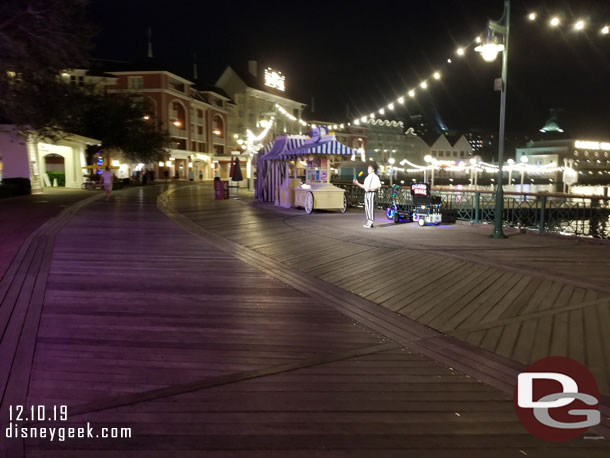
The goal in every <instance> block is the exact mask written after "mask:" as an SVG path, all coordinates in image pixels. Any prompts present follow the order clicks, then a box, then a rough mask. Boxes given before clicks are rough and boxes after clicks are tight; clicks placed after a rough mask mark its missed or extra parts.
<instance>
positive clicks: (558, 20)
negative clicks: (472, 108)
mask: <svg viewBox="0 0 610 458" xmlns="http://www.w3.org/2000/svg"><path fill="white" fill-rule="evenodd" d="M526 19H527V21H528V22H535V21H545V22H547V23H548V25H549V26H550V27H552V28H557V29H560V28H562V27H569V28H571V29H572V30H573V31H576V32H580V31H584V30H587V29H589V28H594V29H595V30H597V31H598V33H599V35H601V36H610V21H609V22H608V23H594V22H592V21H588V20H586V19H584V18H576V19H572V20H569V19H567V16H566V15H565V14H563V15H559V14H556V15H548V16H543V15H541V14H539V13H538V12H536V11H530V12H529V13H528V14H527V16H526ZM473 45H476V46H475V47H474V51H476V52H480V53H481V55H482V56H483V58H484V59H486V60H493V59H495V57H496V55H497V53H498V52H500V51H502V50H503V46H502V45H498V44H496V43H494V42H489V41H486V40H483V38H481V36H477V37H476V38H475V39H474V40H473V41H471V42H470V43H467V44H465V45H463V46H459V47H458V48H457V49H456V50H455V56H457V57H458V58H461V57H464V56H466V53H467V51H468V50H469V49H471V48H472V47H473ZM455 56H449V57H448V58H447V60H446V62H445V63H444V64H443V65H442V66H440V67H439V69H438V70H436V71H434V72H433V73H432V75H431V76H430V77H429V78H427V79H424V80H422V81H421V82H420V83H419V84H418V85H416V86H413V87H411V88H410V89H408V90H407V91H405V92H404V93H403V94H402V95H400V96H399V97H398V98H397V99H395V101H393V102H391V103H389V104H387V105H385V106H383V107H380V108H378V109H377V110H375V111H373V112H371V113H370V114H369V115H368V116H361V117H360V118H357V119H354V120H353V123H354V124H355V125H359V124H360V123H366V122H367V120H372V119H375V117H376V116H377V115H381V116H383V115H385V114H386V112H388V111H393V110H394V109H395V108H396V107H397V106H401V105H404V104H405V103H407V101H408V100H409V99H412V98H415V97H416V95H417V94H418V93H419V92H421V91H423V90H426V89H428V88H429V86H430V84H431V83H434V82H435V81H439V80H440V79H441V78H442V75H443V74H445V71H444V70H445V68H446V67H447V66H448V65H451V64H452V63H453V58H455Z"/></svg>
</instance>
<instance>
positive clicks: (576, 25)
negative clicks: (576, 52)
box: [574, 19, 585, 30]
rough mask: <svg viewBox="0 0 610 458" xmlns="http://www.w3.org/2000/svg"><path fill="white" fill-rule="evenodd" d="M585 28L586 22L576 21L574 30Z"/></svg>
mask: <svg viewBox="0 0 610 458" xmlns="http://www.w3.org/2000/svg"><path fill="white" fill-rule="evenodd" d="M584 28H585V21H583V20H582V19H579V20H578V21H576V24H574V30H583V29H584Z"/></svg>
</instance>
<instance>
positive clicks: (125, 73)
mask: <svg viewBox="0 0 610 458" xmlns="http://www.w3.org/2000/svg"><path fill="white" fill-rule="evenodd" d="M107 73H109V74H110V75H127V74H129V73H141V74H143V75H151V74H154V73H164V74H166V75H171V76H174V77H176V78H177V79H179V80H180V81H182V82H183V83H187V84H191V85H192V84H195V83H194V82H193V81H190V80H187V79H186V78H183V77H182V76H180V75H178V74H176V73H172V72H170V71H167V70H145V71H142V70H131V71H120V72H107Z"/></svg>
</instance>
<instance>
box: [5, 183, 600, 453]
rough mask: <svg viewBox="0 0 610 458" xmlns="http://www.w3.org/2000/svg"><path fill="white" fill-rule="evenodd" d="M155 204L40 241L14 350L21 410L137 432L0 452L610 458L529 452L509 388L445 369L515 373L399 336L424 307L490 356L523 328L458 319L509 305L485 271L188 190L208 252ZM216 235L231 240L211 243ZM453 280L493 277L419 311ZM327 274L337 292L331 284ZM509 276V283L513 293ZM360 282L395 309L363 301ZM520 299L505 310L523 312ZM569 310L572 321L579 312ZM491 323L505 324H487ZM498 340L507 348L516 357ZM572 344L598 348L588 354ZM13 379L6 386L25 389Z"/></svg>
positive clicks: (530, 443) (128, 200) (23, 444)
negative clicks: (26, 339) (49, 410)
mask: <svg viewBox="0 0 610 458" xmlns="http://www.w3.org/2000/svg"><path fill="white" fill-rule="evenodd" d="M162 190H163V189H162V188H161V187H156V186H155V187H148V188H137V189H131V190H126V191H123V192H119V193H114V194H113V200H112V201H111V202H108V203H106V202H101V201H99V202H93V203H90V204H89V205H87V206H86V207H84V208H82V209H81V210H80V211H79V212H78V213H77V214H76V215H75V216H73V217H72V218H71V220H70V221H69V222H68V221H67V220H66V221H63V222H61V224H59V223H58V224H57V225H56V229H57V231H56V233H53V237H54V239H53V240H52V242H53V243H51V244H50V245H48V246H49V247H53V251H52V252H51V250H50V249H47V251H45V252H44V253H43V254H40V253H39V254H38V256H39V257H40V261H41V262H42V263H43V265H44V262H45V260H46V262H47V263H48V264H47V267H48V272H43V275H42V276H40V277H39V276H38V275H39V274H38V272H39V271H38V270H36V271H35V272H34V273H32V274H31V275H33V277H31V280H30V282H33V283H32V285H35V284H36V281H38V284H41V283H40V282H41V281H42V279H44V288H43V289H42V291H38V293H36V294H38V296H39V297H41V301H40V310H39V319H38V318H36V316H35V315H36V314H35V311H36V302H35V301H33V302H32V301H29V300H28V299H27V298H25V297H24V298H23V301H24V304H27V307H31V310H32V316H33V317H34V318H36V319H33V320H31V321H30V322H31V323H32V324H36V326H35V327H34V328H33V327H32V324H30V325H27V324H26V325H24V326H23V329H24V330H27V335H28V336H30V338H31V339H33V340H31V342H32V343H31V344H29V345H30V346H29V347H28V346H27V345H26V346H25V347H22V346H21V343H20V342H19V343H17V351H16V354H19V353H20V352H22V353H23V352H25V353H24V355H23V356H20V357H19V358H17V361H26V360H27V358H26V357H25V354H27V351H31V352H33V357H32V358H31V359H30V362H29V363H28V364H22V365H21V366H20V367H21V368H22V369H20V371H19V373H20V374H25V379H24V380H21V382H22V386H21V391H23V393H24V394H23V395H24V399H23V401H22V403H24V404H26V405H33V404H34V405H35V404H45V405H48V406H50V405H57V404H67V405H68V406H69V412H70V413H71V415H70V417H69V420H68V421H67V422H65V423H62V424H54V423H52V422H48V423H47V422H45V424H44V426H82V425H84V424H86V423H87V422H90V423H91V424H92V425H93V426H94V427H96V428H99V427H102V426H108V427H123V426H125V427H130V428H132V429H133V437H132V438H130V439H116V440H110V439H109V440H102V439H99V438H94V439H90V440H89V439H79V440H67V441H65V442H54V443H50V442H49V441H48V440H43V439H27V440H25V441H16V442H15V441H13V442H11V444H10V448H6V445H5V444H2V445H1V447H4V448H2V449H0V452H4V455H5V456H7V457H8V456H10V458H18V457H19V456H27V457H62V458H69V457H82V456H88V457H112V456H117V457H151V456H154V457H159V458H161V457H199V456H205V457H347V456H349V457H370V456H375V457H395V456H396V457H398V456H400V457H409V456H413V457H448V456H451V457H455V456H468V457H510V456H515V457H519V456H524V455H527V456H541V457H545V456H558V457H564V456H565V457H581V456H591V457H598V456H599V457H602V456H608V452H609V450H610V449H609V448H608V447H609V446H610V445H609V444H608V441H602V440H585V439H578V440H575V441H572V442H571V443H569V444H549V443H544V442H542V441H539V440H537V439H535V438H533V437H532V436H531V435H529V434H528V433H527V432H526V431H525V430H523V428H522V427H521V426H520V425H519V423H518V421H517V419H516V417H515V415H514V412H513V407H512V400H511V396H510V395H509V394H506V392H505V391H502V390H498V389H496V388H494V387H492V386H490V385H487V384H485V383H481V382H479V381H477V380H476V379H475V378H473V377H471V376H469V375H465V374H464V373H462V372H461V371H460V370H459V369H456V368H459V367H460V366H458V365H455V364H454V363H458V364H459V361H464V367H472V368H475V369H476V368H478V369H480V370H481V371H482V372H481V374H483V372H484V369H483V368H484V367H487V368H491V370H493V371H495V372H496V373H497V374H498V375H497V377H498V378H502V377H504V378H507V377H508V378H512V377H513V375H514V374H515V373H516V372H515V371H517V370H518V368H519V367H520V366H519V365H518V364H517V363H515V364H514V365H513V364H512V363H511V362H510V361H508V360H503V359H501V358H499V357H498V358H497V359H494V358H495V357H494V356H493V355H484V354H483V353H478V352H473V351H472V349H470V348H467V347H463V348H462V347H461V346H459V345H455V343H452V342H453V341H451V340H447V338H445V337H443V336H442V335H441V334H440V333H438V332H435V331H433V330H431V329H429V328H426V327H425V326H423V325H420V324H417V323H410V322H409V321H408V320H407V318H406V317H405V316H408V314H407V313H405V316H401V315H398V314H396V313H395V312H392V311H390V310H391V309H393V308H394V309H396V310H400V309H402V308H404V310H405V311H407V310H408V311H409V313H411V312H413V311H415V310H417V309H418V308H417V306H420V305H422V304H423V305H424V307H423V308H422V309H421V310H419V315H420V316H425V317H429V318H430V320H437V321H439V322H441V323H443V324H445V325H446V326H449V328H450V329H454V330H457V327H459V326H462V329H464V332H465V335H466V337H469V336H470V334H473V335H474V337H472V338H469V340H471V341H474V342H478V343H477V344H480V345H482V344H483V342H485V341H486V337H487V336H488V335H491V334H492V333H493V332H495V333H497V334H498V336H496V337H495V338H494V339H492V342H495V343H496V344H497V342H498V341H499V340H501V338H502V335H505V334H506V333H505V328H507V327H509V326H511V325H512V326H516V325H517V326H520V322H519V320H518V319H519V316H518V315H517V316H515V315H514V314H512V313H509V314H508V315H501V316H498V317H495V318H494V319H493V320H491V321H488V322H486V323H485V326H491V327H489V328H485V329H474V330H472V331H470V329H471V328H472V327H473V326H480V323H481V321H480V320H478V321H477V320H475V321H472V322H469V321H468V317H471V316H472V314H473V313H475V312H476V311H477V310H479V308H478V307H475V308H476V310H472V311H471V310H470V308H471V307H472V301H471V302H469V301H466V300H465V299H464V298H465V295H468V294H470V295H473V299H474V300H476V298H477V297H479V296H480V294H483V293H484V292H485V291H487V294H489V295H490V296H489V300H490V301H492V300H494V301H495V303H498V302H500V301H501V298H500V296H501V295H502V294H503V293H500V292H497V293H494V286H493V285H494V279H495V278H496V275H497V273H496V271H495V270H494V269H492V268H490V267H489V266H484V267H481V266H479V265H477V264H476V263H472V262H471V261H468V260H465V259H461V258H459V257H445V256H443V255H442V254H432V255H430V254H429V253H426V252H425V251H423V250H420V249H413V250H399V249H397V248H396V247H395V246H392V244H391V243H390V241H388V240H385V241H382V243H377V242H376V241H375V240H371V239H370V238H368V235H363V234H355V235H354V234H352V235H350V236H349V237H348V238H349V240H344V238H346V234H345V233H344V231H343V230H342V229H341V228H337V227H333V225H332V224H329V223H328V221H325V222H324V224H321V225H317V224H311V223H307V224H306V225H305V227H303V228H302V229H303V230H295V225H296V226H299V225H300V221H295V218H294V217H293V216H294V214H293V213H292V214H291V212H285V213H283V212H276V211H275V209H273V210H271V211H270V210H267V209H260V208H256V207H252V206H248V205H244V202H240V201H228V202H217V201H213V200H209V198H210V197H211V193H210V190H209V189H207V188H205V187H195V186H188V187H184V189H182V188H179V189H178V192H177V193H175V196H178V197H179V196H182V197H183V198H184V201H182V200H178V201H175V202H174V203H177V204H178V207H180V202H182V204H183V205H182V207H183V208H182V209H181V211H184V214H186V215H188V217H189V218H192V219H193V221H196V222H197V224H200V225H202V226H204V227H205V228H206V230H211V231H213V233H214V234H219V235H220V236H221V237H219V238H215V239H214V240H210V241H209V242H206V240H205V239H204V238H203V239H202V238H201V237H197V236H194V235H193V234H192V233H190V232H187V231H185V230H183V229H182V228H180V227H179V226H177V225H176V224H175V223H174V222H172V221H171V220H170V219H168V218H166V217H165V216H164V215H163V214H162V213H161V212H160V211H159V210H158V209H157V196H158V194H159V193H160V192H161V191H162ZM236 210H243V212H241V213H240V212H236ZM295 234H296V235H297V236H296V241H295ZM222 240H225V241H226V243H234V242H237V243H238V244H233V245H231V248H230V249H224V250H223V249H219V244H222ZM239 246H243V247H244V248H243V250H244V252H243V253H241V254H240V253H239ZM246 247H247V249H248V250H247V251H246ZM310 248H311V249H310ZM32 256H33V254H32ZM32 259H35V258H34V257H33V258H32ZM388 260H391V264H390V265H389V266H388V265H387V264H388ZM24 266H25V264H24ZM281 266H285V269H282V267H281ZM301 269H302V270H301ZM284 270H285V271H284ZM15 272H17V270H15ZM24 272H27V269H26V271H24ZM298 272H303V273H302V277H301V278H300V279H299V274H298ZM397 272H398V273H401V275H402V274H404V275H405V276H404V278H401V276H400V275H398V276H397ZM355 275H357V276H359V278H360V279H361V281H354V280H355V279H354V276H355ZM459 275H464V276H463V277H462V278H467V277H468V276H469V275H470V276H472V277H473V278H481V281H482V282H486V283H485V285H481V286H479V288H478V289H476V291H478V292H479V294H478V295H474V294H475V291H474V290H473V288H471V287H469V286H468V285H467V283H464V282H463V281H462V282H457V283H451V284H453V285H455V286H456V287H457V290H459V291H462V295H459V294H455V293H454V295H449V296H448V298H449V299H451V302H450V303H449V304H448V303H447V302H448V301H447V300H446V299H447V297H446V296H445V295H444V293H442V294H441V295H439V296H437V298H438V299H437V301H436V302H435V303H436V304H437V305H436V307H437V308H429V307H428V306H427V305H426V304H427V296H428V295H427V293H438V291H440V290H441V289H442V288H440V287H439V286H440V285H439V283H441V282H442V280H443V277H451V278H454V277H455V276H459ZM511 275H512V276H511V277H510V278H511V279H512V281H513V283H514V284H518V282H519V280H518V279H517V278H516V275H517V274H516V273H514V272H513V273H512V274H511ZM26 277H27V275H26V274H24V276H23V278H24V279H25V278H26ZM327 277H331V278H334V281H336V282H337V283H338V284H342V288H345V289H341V288H339V287H334V286H333V287H331V285H329V284H328V283H325V282H323V281H322V279H324V280H327ZM431 278H433V279H434V281H429V279H431ZM519 278H520V277H519ZM406 279H408V280H406ZM485 279H486V280H485ZM497 281H499V279H498V280H497ZM504 282H505V283H504V285H505V287H506V288H507V287H508V286H507V285H508V284H509V283H510V281H509V280H507V279H506V278H505V279H504ZM367 284H368V288H370V289H371V290H372V289H374V290H375V294H376V295H377V297H378V298H379V299H383V302H384V303H383V304H382V305H385V306H386V307H388V309H390V310H386V309H383V308H380V307H378V306H376V305H375V304H373V303H372V302H371V301H370V300H369V299H368V298H367V291H369V289H367V287H363V285H367ZM414 284H416V285H418V286H419V288H416V287H414V286H413V285H414ZM324 285H327V286H324ZM343 285H344V286H343ZM0 287H2V285H0ZM318 287H319V288H318ZM28 288H29V287H28ZM312 288H318V289H312ZM333 288H335V289H333ZM392 288H394V289H395V291H394V292H392V291H389V289H392ZM6 291H10V288H6ZM33 291H37V290H36V288H35V287H34V289H33ZM498 291H499V290H498ZM510 291H512V290H510ZM42 293H44V294H42ZM352 293H355V294H352ZM413 293H417V294H418V296H417V298H419V299H420V300H419V301H418V300H415V301H414V302H412V303H411V306H410V307H406V306H405V307H401V300H400V298H401V297H410V296H411V294H413ZM441 296H442V298H441ZM468 297H470V296H468ZM545 297H546V296H545V295H542V296H540V295H538V296H537V299H536V302H535V307H534V306H532V308H531V312H532V313H536V312H537V311H543V312H544V313H545V314H548V315H549V316H551V317H553V315H552V313H553V311H552V309H551V310H549V309H548V307H549V304H547V305H546V306H545V307H546V308H543V306H542V304H543V303H544V299H545ZM579 297H581V299H582V300H587V301H589V302H595V301H596V300H597V302H595V304H596V305H595V307H598V306H599V307H602V306H604V307H605V308H603V309H600V311H597V309H594V308H592V309H591V310H596V313H597V314H592V313H591V312H590V311H588V312H587V313H585V312H584V311H583V310H581V309H579V308H578V304H577V303H575V302H573V301H572V302H566V303H565V304H564V307H563V309H562V310H564V309H565V308H566V307H570V306H574V307H576V308H573V309H569V310H565V311H562V312H559V313H565V314H566V323H577V324H578V323H579V324H580V326H581V328H583V327H585V326H591V325H592V323H593V322H595V319H596V318H597V319H598V321H597V324H598V333H597V334H594V333H593V334H591V336H590V337H589V340H590V341H591V342H595V341H596V340H597V339H600V340H601V341H602V343H607V342H608V337H607V335H606V336H602V334H603V332H602V330H603V328H601V327H599V322H600V321H599V320H604V319H606V318H610V317H608V316H607V315H608V308H607V305H608V304H606V303H603V302H600V300H601V299H603V297H601V296H600V295H599V294H597V293H595V294H593V293H590V292H588V291H587V290H586V289H584V290H583V292H582V296H574V300H575V301H577V299H578V298H579ZM42 298H43V299H44V300H42ZM517 298H518V296H515V297H513V299H512V300H511V302H510V303H509V304H507V305H506V309H505V310H508V309H510V307H511V305H512V304H513V301H514V300H516V299H517ZM481 299H482V298H479V300H480V302H481V304H483V303H487V302H486V301H483V300H481ZM30 302H31V304H30ZM523 302H524V303H523V304H520V305H519V307H517V306H514V307H513V308H512V309H511V310H514V311H515V312H517V311H520V310H522V307H524V306H525V305H527V304H528V302H527V301H525V300H524V301H523ZM338 303H340V306H337V304H338ZM3 306H4V304H3ZM27 310H29V309H27ZM574 310H578V311H579V312H580V315H578V316H570V315H569V313H571V312H572V311H574ZM2 311H3V309H2V308H0V313H3V312H2ZM460 313H461V314H462V315H460ZM483 316H487V313H486V314H484V315H483ZM355 317H361V320H355V319H354V318H355ZM392 317H394V318H392ZM543 318H545V319H548V316H547V315H543V316H541V317H539V318H537V319H543ZM501 319H504V320H509V322H508V323H503V324H501V325H497V326H495V327H494V323H495V322H497V321H498V320H501ZM510 320H512V321H510ZM38 321H39V323H38ZM359 321H360V322H359ZM26 323H27V320H26ZM362 323H366V326H365V325H363V324H362ZM376 323H377V324H376ZM371 326H373V327H371ZM464 326H465V327H464ZM528 326H531V325H528ZM548 326H549V329H551V331H552V330H553V328H552V327H551V325H550V324H549V325H548ZM496 329H499V331H495V330H496ZM382 331H383V333H382ZM528 332H529V333H530V334H531V331H528ZM565 333H566V335H568V330H567V329H566V331H565ZM517 334H519V333H517ZM550 334H551V335H553V333H552V332H551V333H550ZM606 334H607V333H606ZM388 335H392V336H395V338H396V339H398V340H399V341H401V342H402V341H405V342H409V344H408V345H406V347H405V345H398V344H396V343H393V342H391V341H390V340H389V339H388V338H387V336H388ZM506 335H507V336H508V334H506ZM575 335H576V334H575V333H574V336H575ZM506 339H507V340H506V344H504V346H505V347H506V348H509V347H510V348H512V347H514V345H515V344H514V342H513V343H512V347H511V341H510V339H508V338H506ZM517 340H518V339H517ZM7 342H8V341H7ZM0 344H4V340H3V341H2V342H0ZM494 348H495V347H494ZM570 348H571V349H572V350H571V351H573V352H579V351H580V352H584V355H585V357H586V355H588V354H589V348H588V346H587V344H586V343H585V344H583V345H582V348H581V349H579V348H578V346H575V343H574V342H572V344H571V346H570V345H569V344H567V345H566V351H568V349H570ZM28 349H29V350H28ZM520 351H522V350H520ZM607 358H608V353H599V354H598V355H597V359H589V360H587V362H589V361H590V362H591V364H592V365H593V366H595V367H597V366H599V367H601V370H604V369H607V367H608V364H607V363H608V360H607ZM473 370H474V369H473ZM9 372H10V371H9ZM475 372H476V370H475ZM477 374H478V373H477ZM502 374H504V375H502ZM482 377H483V375H482ZM13 382H14V383H13V384H11V383H10V382H9V383H8V384H7V385H6V386H5V388H7V389H6V390H5V391H7V392H8V391H10V390H11V389H14V387H18V384H16V382H18V380H15V381H13ZM17 391H18V390H17ZM26 395H27V397H25V396H26ZM12 399H13V400H15V399H17V397H13V398H12ZM0 454H1V453H0Z"/></svg>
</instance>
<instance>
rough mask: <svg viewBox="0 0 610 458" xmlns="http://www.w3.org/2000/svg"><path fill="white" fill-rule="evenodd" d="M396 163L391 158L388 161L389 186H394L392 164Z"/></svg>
mask: <svg viewBox="0 0 610 458" xmlns="http://www.w3.org/2000/svg"><path fill="white" fill-rule="evenodd" d="M395 162H396V160H395V159H394V158H393V157H391V158H389V159H388V164H390V186H392V185H393V184H394V180H393V179H394V167H393V166H394V163H395Z"/></svg>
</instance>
